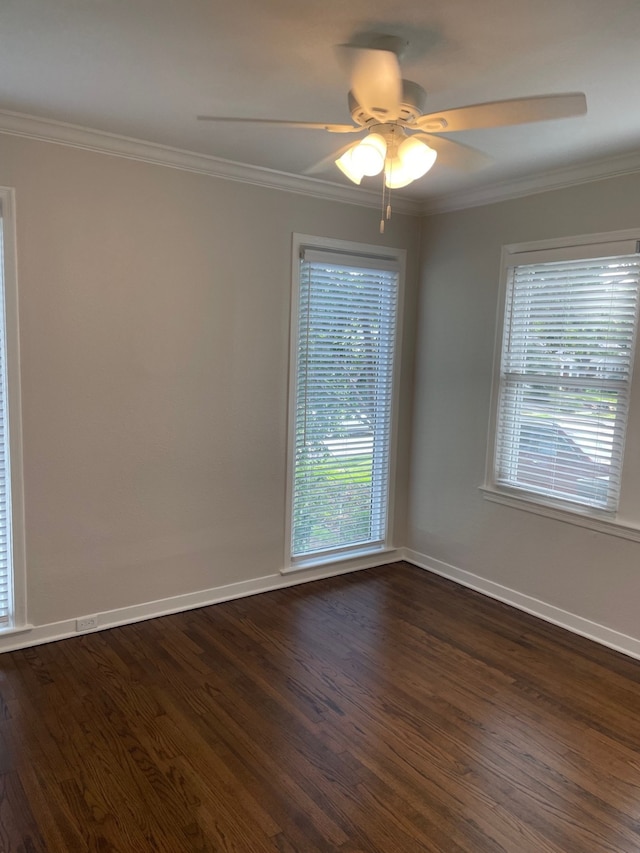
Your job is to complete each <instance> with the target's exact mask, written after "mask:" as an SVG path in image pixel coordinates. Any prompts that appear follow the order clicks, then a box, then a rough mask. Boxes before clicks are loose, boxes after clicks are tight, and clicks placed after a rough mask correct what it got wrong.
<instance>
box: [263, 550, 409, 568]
mask: <svg viewBox="0 0 640 853" xmlns="http://www.w3.org/2000/svg"><path fill="white" fill-rule="evenodd" d="M397 551H398V549H397V548H393V547H391V546H390V545H373V546H371V547H370V548H359V549H358V550H357V551H343V552H342V553H337V554H336V553H333V554H323V555H322V556H319V557H310V558H309V559H308V560H300V561H297V562H295V563H291V564H290V565H288V566H286V567H285V568H284V569H281V570H280V574H282V575H288V574H291V573H292V572H300V571H304V569H317V568H321V567H322V566H329V565H332V564H333V563H346V562H348V561H350V560H353V562H354V563H356V564H359V563H360V562H362V561H363V560H367V558H368V559H369V560H370V559H371V558H372V557H374V558H377V557H379V556H380V555H382V554H385V555H389V554H395V553H397ZM375 564H376V565H377V562H376V563H375Z"/></svg>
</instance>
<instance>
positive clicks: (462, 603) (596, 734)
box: [0, 563, 640, 853]
mask: <svg viewBox="0 0 640 853" xmlns="http://www.w3.org/2000/svg"><path fill="white" fill-rule="evenodd" d="M0 673H1V675H0V679H1V680H0V693H1V699H2V704H1V710H2V720H1V722H0V851H2V853H10V851H11V853H14V851H15V853H18V851H19V852H20V853H40V851H48V852H49V853H75V851H100V853H108V851H118V853H138V851H140V853H144V851H161V853H165V851H166V853H190V852H191V851H239V853H267V851H271V852H272V853H273V852H274V851H280V853H294V851H295V853H316V852H317V851H323V852H324V851H327V853H328V851H341V853H370V851H384V853H387V851H390V852H393V853H395V851H399V853H413V851H439V853H462V851H464V853H497V852H498V851H507V853H600V851H607V853H610V851H624V853H638V851H640V662H635V661H633V660H630V659H627V658H625V657H624V656H622V655H619V654H617V653H615V652H612V651H609V650H607V649H603V648H601V647H599V646H597V645H595V644H593V643H590V642H589V641H587V640H583V639H581V638H579V637H575V636H572V635H571V634H568V633H567V632H565V631H562V630H561V629H557V628H554V627H553V626H550V625H546V624H544V623H543V622H540V621H538V620H536V619H535V618H533V617H530V616H528V615H526V614H523V613H519V612H517V611H515V610H512V609H510V608H508V607H506V606H504V605H501V604H499V603H497V602H494V601H491V600H489V599H487V598H484V597H482V596H480V595H478V594H476V593H473V592H471V591H469V590H465V589H463V588H460V587H457V586H456V585H455V584H452V583H450V582H448V581H445V580H442V579H439V578H436V577H434V576H431V575H429V574H427V573H425V572H423V571H421V570H419V569H416V568H413V567H411V566H408V565H406V564H402V563H400V564H396V565H393V566H386V567H382V568H380V569H373V570H370V571H365V572H359V573H356V574H352V575H347V576H343V577H340V578H334V579H332V580H328V581H319V582H315V583H310V584H303V585H301V586H298V587H294V588H291V589H287V590H282V591H278V592H272V593H266V594H263V595H257V596H254V597H252V598H246V599H242V600H239V601H234V602H228V603H225V604H219V605H216V606H214V607H209V608H205V609H202V610H194V611H190V612H188V613H183V614H179V615H176V616H167V617H164V618H162V619H156V620H153V621H148V622H143V623H139V624H137V625H131V626H127V627H123V628H115V629H112V630H109V631H104V632H102V633H98V634H92V635H86V636H82V637H78V638H74V639H71V640H64V641H62V642H59V643H52V644H50V645H46V646H39V647H36V648H32V649H26V650H24V651H19V652H12V653H9V654H5V655H3V656H1V657H0Z"/></svg>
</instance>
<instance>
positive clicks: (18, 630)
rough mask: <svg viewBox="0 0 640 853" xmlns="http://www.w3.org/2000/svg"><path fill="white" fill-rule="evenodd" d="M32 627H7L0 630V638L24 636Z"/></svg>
mask: <svg viewBox="0 0 640 853" xmlns="http://www.w3.org/2000/svg"><path fill="white" fill-rule="evenodd" d="M33 628H34V626H33V625H7V627H6V628H0V637H9V636H10V635H11V634H26V633H28V632H29V631H33Z"/></svg>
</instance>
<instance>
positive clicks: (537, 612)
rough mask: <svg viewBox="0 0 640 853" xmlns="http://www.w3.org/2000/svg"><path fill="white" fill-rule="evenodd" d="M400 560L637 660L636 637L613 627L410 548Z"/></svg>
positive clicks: (639, 648) (639, 645)
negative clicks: (592, 620)
mask: <svg viewBox="0 0 640 853" xmlns="http://www.w3.org/2000/svg"><path fill="white" fill-rule="evenodd" d="M403 559H404V560H406V562H407V563H411V564H412V565H414V566H417V567H418V568H420V569H425V570H426V571H428V572H433V573H434V574H436V575H441V576H442V577H445V578H449V580H452V581H455V582H456V583H459V584H461V585H462V586H466V587H469V588H470V589H474V590H476V592H481V593H482V594H483V595H487V596H489V597H490V598H495V599H497V600H498V601H502V602H504V603H505V604H510V605H511V606H512V607H516V608H517V609H518V610H524V611H525V612H526V613H531V614H532V615H533V616H537V617H538V618H540V619H544V621H545V622H551V623H552V624H553V625H559V626H560V627H561V628H566V629H567V631H572V632H573V633H574V634H580V636H582V637H587V638H588V639H589V640H594V641H595V642H596V643H600V644H601V645H603V646H607V647H608V648H610V649H615V650H616V651H617V652H622V653H623V654H625V655H628V656H629V657H632V658H638V659H640V639H638V638H637V637H630V636H628V635H627V634H621V633H620V632H619V631H614V630H613V628H608V627H607V626H606V625H600V624H599V623H598V622H591V621H590V620H589V619H585V618H583V617H582V616H578V615H577V614H575V613H570V612H569V611H568V610H562V609H561V608H560V607H555V605H553V604H547V603H546V602H545V601H540V599H538V598H533V597H532V596H530V595H525V594H524V593H522V592H518V591H517V590H515V589H510V588H509V587H508V586H503V585H502V584H499V583H495V582H494V581H490V580H487V579H486V578H483V577H480V575H474V574H472V573H471V572H467V571H465V570H464V569H458V568H457V567H456V566H450V565H449V564H448V563H443V562H442V561H441V560H436V559H434V558H433V557H428V556H427V555H426V554H420V553H418V552H417V551H412V550H411V549H410V548H404V549H403Z"/></svg>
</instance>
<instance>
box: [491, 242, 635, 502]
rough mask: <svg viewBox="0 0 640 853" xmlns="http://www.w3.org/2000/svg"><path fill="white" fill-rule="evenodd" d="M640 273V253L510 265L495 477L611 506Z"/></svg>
mask: <svg viewBox="0 0 640 853" xmlns="http://www.w3.org/2000/svg"><path fill="white" fill-rule="evenodd" d="M639 278H640V255H637V254H629V255H627V254H625V255H619V256H616V257H607V258H588V259H584V260H571V261H556V262H551V263H534V264H523V265H518V266H515V267H514V268H513V269H512V270H511V271H510V278H509V283H508V292H507V302H506V310H505V329H504V338H503V351H502V366H501V383H500V398H499V403H498V420H497V435H496V471H495V477H496V480H497V482H498V483H501V484H504V485H507V486H512V487H515V488H520V489H524V490H527V491H532V492H536V493H539V494H543V495H547V496H550V497H553V498H558V499H561V500H567V501H571V502H574V503H579V504H584V505H586V506H590V507H595V508H600V509H605V510H615V509H616V508H617V504H618V496H619V491H620V477H621V473H622V458H623V451H624V436H625V429H626V422H627V414H628V408H629V388H630V380H631V370H632V364H633V349H634V342H635V334H636V325H637V315H638V289H639Z"/></svg>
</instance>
